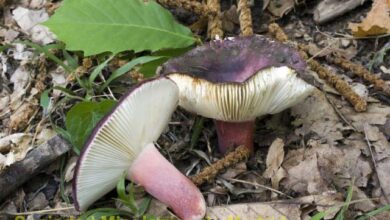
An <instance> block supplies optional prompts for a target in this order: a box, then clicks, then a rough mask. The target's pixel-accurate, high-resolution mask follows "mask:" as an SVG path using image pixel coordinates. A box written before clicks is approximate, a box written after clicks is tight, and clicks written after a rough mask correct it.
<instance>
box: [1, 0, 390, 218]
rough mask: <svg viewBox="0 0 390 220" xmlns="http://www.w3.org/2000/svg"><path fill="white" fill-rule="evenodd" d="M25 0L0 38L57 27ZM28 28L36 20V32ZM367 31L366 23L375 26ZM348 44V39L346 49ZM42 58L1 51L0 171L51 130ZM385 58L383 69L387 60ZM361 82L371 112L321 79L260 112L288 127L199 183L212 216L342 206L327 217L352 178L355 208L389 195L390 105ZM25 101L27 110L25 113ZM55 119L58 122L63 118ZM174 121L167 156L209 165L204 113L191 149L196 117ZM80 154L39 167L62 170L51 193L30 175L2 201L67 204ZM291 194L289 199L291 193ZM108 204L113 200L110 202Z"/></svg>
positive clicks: (340, 46)
mask: <svg viewBox="0 0 390 220" xmlns="http://www.w3.org/2000/svg"><path fill="white" fill-rule="evenodd" d="M26 2H27V1H24V2H22V3H21V4H19V5H13V6H12V7H13V8H12V9H13V10H11V9H10V8H9V7H8V8H7V7H6V8H5V11H7V10H8V12H9V13H4V16H5V19H4V20H5V24H6V26H5V27H0V37H3V35H2V34H4V33H5V36H4V37H3V38H2V39H4V42H7V43H10V42H11V41H12V40H15V39H18V38H20V37H23V38H27V39H30V40H31V41H33V42H37V43H39V44H42V45H45V44H48V43H51V42H52V41H53V39H54V38H53V37H54V36H53V35H51V34H50V33H47V32H46V30H45V31H43V30H42V29H39V28H36V27H41V26H40V25H39V24H38V23H40V22H42V21H45V20H46V19H47V17H48V12H47V11H46V8H44V6H45V3H44V2H45V1H30V2H29V3H26ZM275 2H276V1H271V3H270V4H268V10H272V9H270V7H271V6H270V5H272V4H275ZM282 2H283V4H285V6H284V7H281V8H278V10H279V11H277V12H275V13H277V15H278V16H280V17H281V16H283V15H284V14H285V13H287V12H288V11H289V10H291V9H292V8H293V7H294V1H282ZM376 2H379V0H377V1H376ZM376 4H378V3H376ZM376 8H378V6H376ZM372 10H374V7H373V9H372ZM376 10H379V9H376ZM380 13H383V12H382V11H381V12H380ZM226 14H227V13H226ZM236 16H237V15H231V16H230V17H229V16H227V17H228V18H226V19H227V20H228V21H226V23H229V22H230V23H231V24H230V23H229V24H228V25H230V26H232V25H237V22H236V20H235V19H236ZM368 17H369V16H367V19H368ZM231 18H232V19H231ZM229 19H230V20H229ZM375 20H378V19H375ZM375 20H371V21H370V20H369V22H368V23H370V24H368V23H367V21H363V23H362V24H361V26H360V27H359V28H360V29H359V31H361V30H363V29H364V30H366V29H369V28H370V25H371V26H372V27H375V26H380V25H381V24H377V23H375V22H378V21H375ZM228 25H227V26H228ZM33 29H38V30H39V31H37V32H38V34H37V32H34V31H33ZM371 29H372V28H371ZM374 29H375V28H374ZM40 31H42V32H40ZM371 31H372V30H369V31H368V32H369V33H372V32H371ZM353 33H355V32H353ZM359 34H363V33H359ZM364 34H366V33H364ZM375 34H378V33H377V32H375ZM307 39H309V38H307ZM311 40H312V39H309V41H311ZM314 43H315V44H313V51H312V55H316V54H317V56H319V52H320V51H322V52H321V53H322V54H321V55H320V56H326V55H328V54H331V53H333V52H335V51H337V52H340V51H341V52H342V51H344V52H345V54H346V55H345V57H347V58H355V59H359V57H358V56H359V55H360V54H359V52H358V50H357V49H356V48H358V45H357V44H355V43H353V42H352V43H351V42H350V45H348V47H347V46H346V45H347V43H346V42H341V41H337V42H336V43H332V42H331V41H329V42H325V43H320V44H325V45H334V46H332V47H329V48H328V50H323V48H321V47H319V46H317V45H318V44H319V43H318V42H314ZM316 44H317V45H316ZM346 48H350V49H348V50H350V51H348V50H346ZM38 60H39V56H38V57H37V56H36V55H35V54H34V51H33V50H31V49H29V47H27V46H26V45H24V44H20V43H16V44H12V47H10V48H9V50H7V53H1V67H0V70H1V81H2V82H3V83H2V88H1V89H0V120H1V124H0V126H1V133H0V172H1V170H3V169H7V167H8V166H9V165H11V164H12V163H14V162H15V161H18V160H22V159H23V158H24V157H25V155H26V154H27V153H28V151H29V150H31V149H32V148H34V147H35V146H36V145H37V144H38V143H42V142H44V141H45V140H47V139H48V138H49V137H51V136H52V135H53V134H55V133H56V132H55V131H54V128H52V126H51V124H50V123H49V122H48V120H46V121H45V120H44V121H43V124H44V126H40V127H41V128H39V126H37V124H38V123H39V122H41V118H42V117H43V115H42V112H41V111H42V110H41V109H39V110H37V106H38V98H39V96H40V94H41V93H42V92H43V91H41V90H38V89H37V88H35V85H36V79H37V74H38V73H37V71H34V68H37V65H39V62H38ZM46 65H48V64H47V63H46ZM49 66H50V67H49ZM383 66H386V67H387V68H389V65H388V64H386V63H383ZM104 71H105V70H104ZM104 71H103V72H104ZM47 72H48V74H47V75H48V78H47V79H46V81H45V83H48V84H49V85H52V86H63V87H64V88H66V86H68V88H69V87H72V86H74V82H70V81H67V80H66V79H67V78H68V77H69V75H67V73H66V72H65V71H64V69H63V68H62V67H59V66H58V65H56V64H54V65H53V63H51V64H50V65H48V71H47ZM86 72H87V71H86ZM349 82H350V83H351V84H352V83H356V80H354V79H351V78H350V79H349ZM357 87H361V88H358V89H361V90H362V91H363V92H367V94H370V97H368V100H369V101H370V104H369V105H368V110H367V112H363V113H356V112H355V111H354V110H353V108H352V107H351V106H350V105H349V104H348V103H347V102H346V101H345V100H343V99H341V98H340V97H339V95H338V94H337V92H334V91H332V92H330V90H328V89H326V87H324V90H325V92H327V93H326V94H324V91H320V90H316V91H315V92H314V93H313V94H312V95H311V96H310V97H309V98H307V99H306V100H305V101H304V102H303V103H301V104H300V105H299V106H296V107H293V108H292V109H291V110H290V111H288V112H287V113H286V112H285V113H281V114H280V115H277V116H272V117H268V118H265V119H263V120H260V121H258V126H259V127H261V125H260V124H262V123H264V124H268V125H272V126H271V127H278V128H277V129H279V130H278V132H281V133H283V132H284V133H283V134H285V135H280V133H278V134H276V135H274V136H275V138H272V140H271V142H270V143H267V144H264V145H266V146H267V147H266V148H261V149H260V148H259V150H258V151H257V152H256V154H255V156H253V157H252V158H250V160H249V161H248V162H247V163H240V164H238V165H237V166H236V167H233V168H230V169H228V170H227V171H226V172H225V173H223V174H221V175H220V177H219V178H218V179H217V180H216V181H214V182H212V183H209V184H206V185H205V186H203V187H202V188H201V190H202V192H203V193H204V195H205V198H206V200H207V203H208V205H209V206H210V207H209V209H208V216H209V217H210V218H223V217H226V216H230V215H231V216H237V215H239V216H240V218H241V219H254V217H258V216H259V213H260V214H261V215H263V216H274V218H275V219H277V217H282V216H288V218H291V219H308V218H309V216H312V215H313V213H316V212H321V211H325V210H329V208H331V207H335V206H338V207H339V208H337V209H336V210H333V212H331V213H328V215H327V216H326V219H331V218H333V217H334V216H335V214H336V212H337V211H338V210H339V209H340V207H341V205H342V204H343V201H344V199H345V198H344V197H343V193H345V192H346V189H347V188H348V187H349V186H350V185H351V184H353V185H354V186H353V200H362V201H361V202H357V203H355V204H353V205H352V206H353V209H354V210H355V211H356V213H355V214H356V215H358V214H361V213H362V212H368V211H370V210H373V209H375V208H378V207H380V206H382V205H385V204H388V198H387V197H389V195H390V191H389V190H390V179H389V175H388V174H389V170H390V158H389V157H390V146H389V142H388V140H389V131H387V130H388V127H387V128H386V123H387V124H388V123H389V120H390V119H389V118H390V107H389V106H386V105H384V104H383V103H381V102H379V101H378V100H376V99H373V97H372V96H371V93H370V88H368V87H367V86H365V85H363V84H360V83H359V84H358V86H357ZM62 96H64V92H62V91H59V90H53V91H52V92H51V93H50V98H52V99H58V98H61V97H62ZM72 105H73V104H72ZM32 106H33V107H32ZM34 106H35V107H34ZM70 107H71V106H65V105H60V108H59V109H57V111H58V112H59V113H58V115H62V116H63V115H64V111H65V110H64V109H65V108H66V110H69V109H70ZM31 110H33V111H32V112H30V111H31ZM34 114H35V115H36V116H35V118H34V117H33V115H34ZM285 114H287V115H288V116H289V117H290V118H291V121H288V122H287V123H286V124H287V128H288V129H285V126H284V124H280V120H279V119H277V118H276V117H280V118H282V119H283V117H284V116H283V115H285ZM18 120H19V121H18ZM54 120H58V121H61V120H60V118H59V117H57V118H55V119H54ZM172 120H173V121H174V122H175V123H177V124H174V123H173V124H171V125H170V126H169V128H168V129H167V132H166V134H165V135H164V136H163V137H162V138H161V139H160V140H159V143H160V146H162V148H161V149H162V151H163V152H164V153H165V155H166V156H167V157H169V158H170V160H171V161H173V162H174V164H175V165H177V166H178V167H180V168H181V170H183V171H184V170H186V168H188V166H189V165H188V164H190V165H191V163H188V161H189V160H191V161H195V162H196V163H195V162H194V163H193V164H192V165H191V166H194V168H193V169H192V170H193V171H192V172H195V171H196V170H199V169H200V168H202V167H203V166H205V164H207V162H206V161H205V159H204V158H207V160H214V159H215V158H217V157H220V155H218V154H215V152H214V151H213V147H214V146H215V144H216V142H215V131H214V130H213V126H212V123H211V122H210V121H208V120H206V122H205V126H204V128H203V130H202V131H201V135H200V136H199V141H198V145H197V146H195V147H196V148H197V149H196V151H198V154H196V155H195V154H194V155H191V156H190V157H189V156H188V154H186V153H187V152H186V151H187V150H186V144H187V143H188V142H189V139H190V138H189V134H190V133H191V126H190V124H191V123H189V122H188V121H191V120H194V116H193V115H190V114H187V113H183V112H182V111H181V110H178V111H177V112H176V113H175V115H174V117H173V119H172ZM21 125H22V126H21ZM42 127H43V128H42ZM281 127H283V129H281ZM260 129H263V128H262V127H261V128H260ZM386 129H387V130H386ZM267 130H268V131H269V130H270V129H267ZM271 132H272V131H271ZM257 136H258V137H257V138H258V139H259V140H260V143H258V145H263V144H262V143H261V139H264V137H262V136H261V134H258V133H257ZM194 150H195V149H194ZM199 155H202V156H199ZM191 157H195V158H196V159H193V158H191ZM76 159H77V156H75V155H73V156H72V157H69V158H67V159H66V161H65V162H64V165H63V166H62V168H60V167H61V165H60V161H58V162H57V163H56V164H54V165H53V167H52V168H51V169H52V170H54V172H51V171H49V170H47V171H45V172H46V173H45V174H44V175H46V176H48V177H49V178H50V179H52V180H54V181H55V184H54V185H59V184H61V183H60V179H61V178H63V179H64V183H63V184H64V189H63V190H59V187H55V190H54V191H55V196H54V198H52V197H51V196H49V195H48V193H47V191H48V190H49V189H50V187H52V185H53V184H52V185H50V184H49V183H48V182H50V181H43V180H39V179H38V180H37V178H34V179H33V180H31V181H30V183H32V182H36V184H37V185H38V187H37V189H35V188H34V189H27V188H26V187H23V189H20V190H19V191H17V192H16V193H15V195H14V196H12V197H10V199H8V200H7V201H6V202H5V205H4V206H1V207H4V209H3V210H2V211H4V210H11V211H12V212H14V213H15V212H18V211H22V210H25V209H28V210H29V211H32V210H41V209H48V208H56V207H57V208H58V207H62V208H63V207H67V205H66V204H65V203H64V199H63V197H70V194H71V187H70V184H71V181H72V178H73V170H74V167H75V161H76ZM60 169H63V174H62V175H63V176H61V175H60V173H59V170H60ZM31 190H32V192H31ZM272 190H273V191H272ZM25 192H27V193H25ZM290 197H293V199H288V198H290ZM378 198H379V199H378ZM270 201H271V202H270ZM105 204H106V205H107V204H108V205H110V204H111V205H112V203H110V202H106V203H105ZM226 204H228V205H226ZM118 207H119V206H118ZM69 213H70V212H58V214H60V215H63V216H66V215H70V214H69ZM148 213H149V214H157V215H164V216H169V215H172V214H171V213H170V212H169V210H168V208H167V207H166V206H165V205H163V204H162V203H160V202H158V201H155V200H153V202H152V205H151V206H150V209H149V211H148ZM76 214H77V213H76Z"/></svg>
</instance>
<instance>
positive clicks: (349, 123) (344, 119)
mask: <svg viewBox="0 0 390 220" xmlns="http://www.w3.org/2000/svg"><path fill="white" fill-rule="evenodd" d="M323 92H324V93H325V98H326V99H327V100H328V102H329V103H330V105H331V106H332V107H333V109H334V110H335V112H336V113H337V115H338V116H339V117H340V118H341V120H343V121H344V122H345V123H346V124H347V125H349V126H350V127H351V128H352V129H353V130H354V131H357V129H356V128H355V126H353V124H352V123H351V122H349V121H348V120H347V119H346V118H345V117H344V115H343V113H341V112H340V110H338V108H337V107H336V106H335V104H334V103H333V101H332V100H330V98H329V97H328V94H327V92H326V91H323Z"/></svg>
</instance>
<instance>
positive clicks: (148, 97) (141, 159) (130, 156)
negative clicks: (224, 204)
mask: <svg viewBox="0 0 390 220" xmlns="http://www.w3.org/2000/svg"><path fill="white" fill-rule="evenodd" d="M178 92H179V91H178V88H177V86H176V85H175V84H174V83H173V82H172V81H171V80H169V79H167V78H164V77H160V78H157V79H153V80H149V81H145V82H143V83H141V84H139V85H137V86H136V87H135V88H133V89H132V90H131V91H129V92H128V93H127V94H126V95H124V96H123V98H122V99H121V100H120V101H119V103H118V104H117V106H116V107H115V108H114V109H113V110H112V111H111V113H110V114H108V115H107V116H106V117H105V118H103V119H102V120H101V121H100V122H99V124H98V125H97V126H96V127H95V129H94V131H93V132H92V134H91V136H90V137H89V139H88V141H87V143H86V144H85V147H84V149H83V152H82V153H81V156H80V158H79V160H78V163H77V165H76V170H75V174H74V176H75V178H74V182H73V193H74V200H75V202H74V203H75V207H76V209H77V210H80V211H84V210H86V209H87V208H88V207H89V206H90V205H91V204H92V203H93V202H95V201H96V200H97V199H99V198H100V197H102V196H103V195H104V194H106V193H108V192H109V191H111V190H112V189H114V188H115V186H116V184H117V183H118V181H119V179H120V178H121V176H122V175H123V174H126V177H127V179H129V180H131V181H134V182H135V183H138V184H140V185H142V186H143V187H144V188H145V190H146V191H147V192H148V193H150V194H151V195H152V196H154V197H155V198H157V199H159V200H160V201H162V202H163V203H165V204H167V205H168V206H169V207H171V208H172V210H173V211H174V213H175V214H176V215H177V216H178V217H180V218H181V219H184V220H187V219H202V218H203V216H204V215H205V211H206V205H205V201H204V198H203V196H202V194H201V193H200V191H199V189H198V188H197V187H196V186H195V185H194V184H193V183H192V182H191V181H190V180H189V179H188V178H187V177H185V176H184V175H183V174H182V173H180V171H178V170H177V169H176V168H175V167H174V166H173V165H172V164H171V163H169V162H168V161H167V160H166V159H165V158H164V157H163V156H162V155H161V154H160V153H159V151H158V150H157V149H156V147H155V146H154V144H153V142H155V141H156V140H157V139H158V137H159V136H160V135H161V133H162V132H163V130H164V129H165V127H166V126H167V124H168V122H169V120H170V117H171V114H172V113H173V111H174V110H175V108H176V106H177V102H178V95H179V94H178Z"/></svg>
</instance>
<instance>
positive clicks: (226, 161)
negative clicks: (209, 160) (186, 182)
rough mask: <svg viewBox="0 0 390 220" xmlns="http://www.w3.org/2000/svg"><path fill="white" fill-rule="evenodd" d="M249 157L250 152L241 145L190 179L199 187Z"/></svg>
mask: <svg viewBox="0 0 390 220" xmlns="http://www.w3.org/2000/svg"><path fill="white" fill-rule="evenodd" d="M249 155H250V150H249V149H248V148H247V147H245V146H243V145H242V146H239V147H237V148H236V149H235V150H234V151H233V152H230V153H228V154H227V155H226V156H225V157H224V158H222V159H220V160H218V161H217V162H215V163H213V164H211V165H210V166H208V167H206V168H204V169H203V170H202V171H201V172H200V173H198V174H196V175H195V176H192V177H190V178H191V180H192V182H193V183H194V184H195V185H197V186H200V185H202V184H203V183H205V182H210V181H211V180H213V179H214V178H215V177H216V176H217V175H218V174H219V173H220V172H221V171H223V170H225V169H227V168H229V167H232V166H234V165H235V164H237V163H238V162H241V161H242V160H244V159H246V158H248V157H249Z"/></svg>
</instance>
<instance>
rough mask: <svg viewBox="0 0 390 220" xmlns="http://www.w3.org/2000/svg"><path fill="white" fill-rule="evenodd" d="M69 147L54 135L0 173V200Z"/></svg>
mask: <svg viewBox="0 0 390 220" xmlns="http://www.w3.org/2000/svg"><path fill="white" fill-rule="evenodd" d="M70 148H71V147H70V145H69V144H68V143H67V142H66V141H65V140H64V139H62V138H60V137H59V136H55V137H54V138H52V139H50V140H48V141H47V142H45V143H43V144H41V145H40V146H38V147H36V148H35V149H33V150H31V151H30V152H29V153H28V154H27V156H26V157H25V158H24V159H23V160H21V161H18V162H16V163H14V164H12V165H11V166H10V167H8V168H7V169H6V170H5V171H4V172H2V173H0V189H1V191H0V202H1V201H2V200H3V199H5V198H6V197H7V196H8V195H9V194H10V193H12V192H13V191H14V190H16V189H17V188H18V187H19V186H21V185H22V184H23V183H24V182H26V181H27V180H29V179H30V178H31V177H32V176H34V175H35V174H37V173H38V172H39V171H41V170H42V169H44V168H45V167H46V166H47V165H49V164H50V163H52V162H53V161H54V160H56V159H57V158H58V157H60V156H61V155H63V154H65V153H66V152H67V151H68V150H69V149H70Z"/></svg>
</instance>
